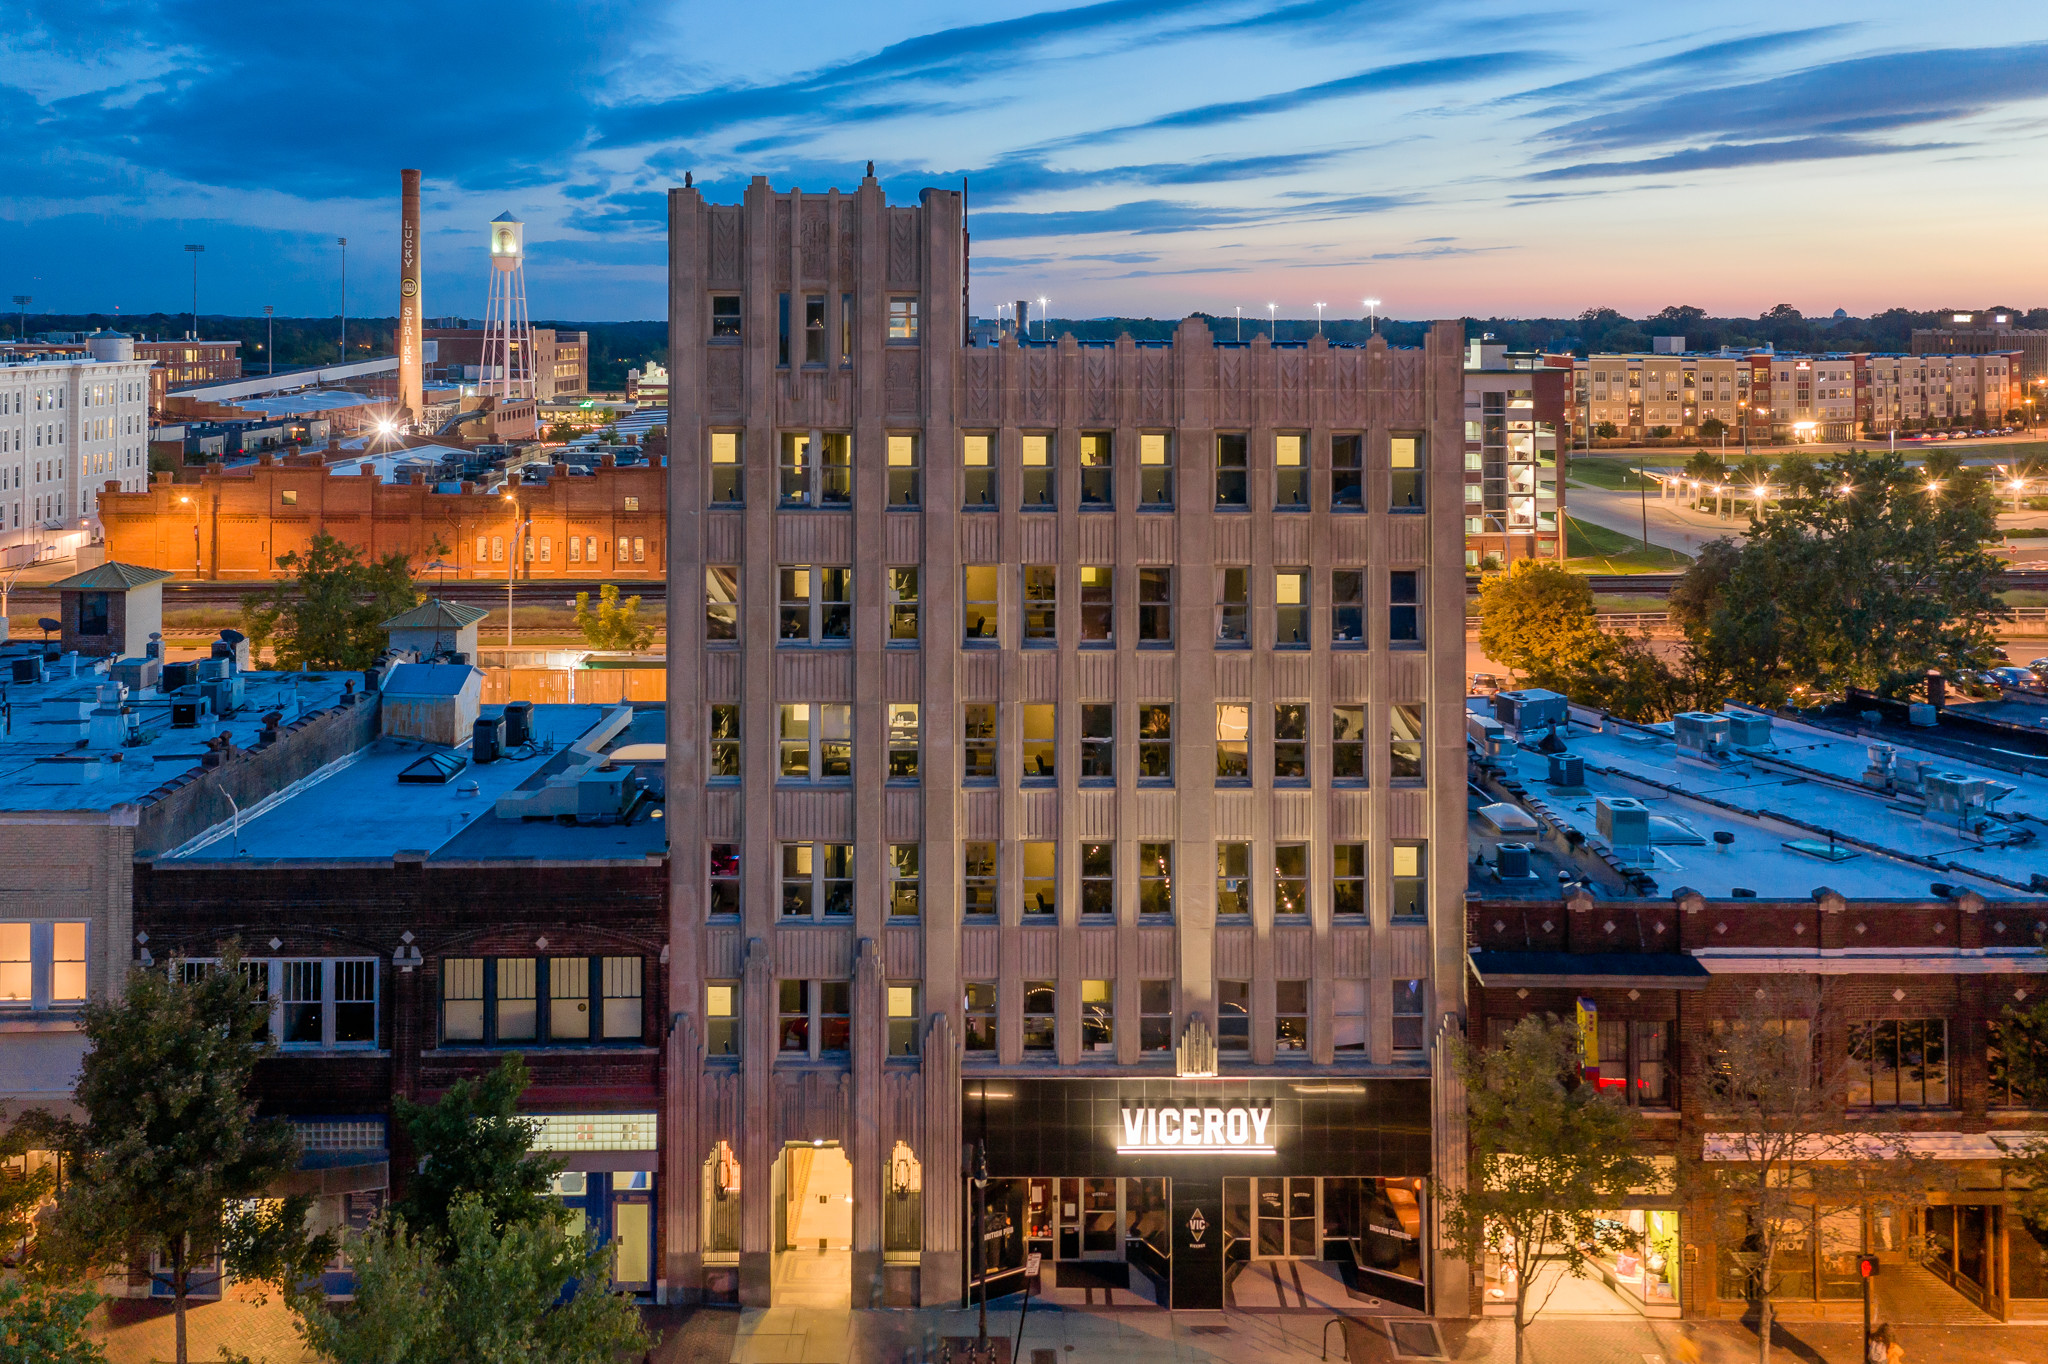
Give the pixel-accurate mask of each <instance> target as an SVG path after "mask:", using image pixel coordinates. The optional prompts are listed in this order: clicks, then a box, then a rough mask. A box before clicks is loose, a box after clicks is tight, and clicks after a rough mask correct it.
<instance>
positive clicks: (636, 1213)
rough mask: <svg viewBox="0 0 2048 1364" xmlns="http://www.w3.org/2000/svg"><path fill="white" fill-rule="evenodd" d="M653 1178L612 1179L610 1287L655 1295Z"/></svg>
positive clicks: (629, 1175)
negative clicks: (653, 1293)
mask: <svg viewBox="0 0 2048 1364" xmlns="http://www.w3.org/2000/svg"><path fill="white" fill-rule="evenodd" d="M653 1183H654V1176H653V1174H652V1172H650V1171H645V1170H642V1171H637V1172H629V1173H623V1174H614V1175H613V1176H612V1209H611V1211H612V1287H613V1288H616V1289H619V1290H621V1291H623V1292H627V1293H651V1292H653V1291H654V1194H653V1188H652V1185H653Z"/></svg>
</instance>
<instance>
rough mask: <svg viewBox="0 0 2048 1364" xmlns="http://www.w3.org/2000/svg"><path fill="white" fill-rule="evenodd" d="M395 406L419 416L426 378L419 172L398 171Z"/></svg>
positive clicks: (404, 417)
mask: <svg viewBox="0 0 2048 1364" xmlns="http://www.w3.org/2000/svg"><path fill="white" fill-rule="evenodd" d="M398 185H399V191H398V193H399V218H400V221H399V226H398V408H399V419H400V420H401V421H404V422H416V421H420V420H422V418H423V416H424V410H425V407H426V380H425V375H424V372H423V370H422V368H421V360H422V348H421V339H420V306H421V305H420V173H419V172H418V171H416V170H402V171H400V172H399V173H398Z"/></svg>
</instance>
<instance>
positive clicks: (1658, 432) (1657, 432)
mask: <svg viewBox="0 0 2048 1364" xmlns="http://www.w3.org/2000/svg"><path fill="white" fill-rule="evenodd" d="M1649 436H1650V439H1651V440H1669V439H1670V438H1671V428H1670V427H1668V426H1653V427H1651V428H1650V430H1649Z"/></svg>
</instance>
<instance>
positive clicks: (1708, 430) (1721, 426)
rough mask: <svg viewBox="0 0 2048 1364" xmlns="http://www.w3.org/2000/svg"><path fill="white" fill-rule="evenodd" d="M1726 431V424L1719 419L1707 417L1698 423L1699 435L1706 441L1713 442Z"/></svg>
mask: <svg viewBox="0 0 2048 1364" xmlns="http://www.w3.org/2000/svg"><path fill="white" fill-rule="evenodd" d="M1727 429H1728V423H1726V422H1724V421H1722V420H1721V419H1720V418H1719V417H1709V418H1707V419H1706V420H1705V421H1703V422H1701V423H1700V434H1701V435H1702V436H1704V437H1706V438H1707V439H1708V440H1713V439H1714V438H1715V437H1717V436H1719V435H1720V434H1721V433H1722V432H1724V431H1726V430H1727Z"/></svg>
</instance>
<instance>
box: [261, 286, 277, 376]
mask: <svg viewBox="0 0 2048 1364" xmlns="http://www.w3.org/2000/svg"><path fill="white" fill-rule="evenodd" d="M263 354H264V355H265V356H266V357H267V358H266V359H265V360H264V362H263V373H264V375H265V377H268V376H270V375H273V374H276V373H277V309H276V308H274V307H272V306H271V305H270V304H268V303H266V304H264V305H263Z"/></svg>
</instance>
